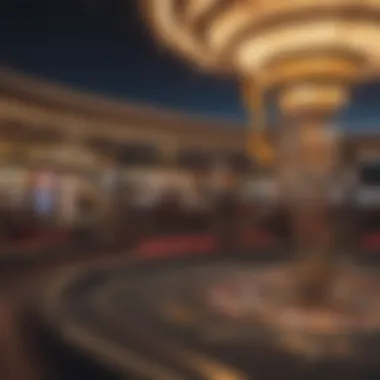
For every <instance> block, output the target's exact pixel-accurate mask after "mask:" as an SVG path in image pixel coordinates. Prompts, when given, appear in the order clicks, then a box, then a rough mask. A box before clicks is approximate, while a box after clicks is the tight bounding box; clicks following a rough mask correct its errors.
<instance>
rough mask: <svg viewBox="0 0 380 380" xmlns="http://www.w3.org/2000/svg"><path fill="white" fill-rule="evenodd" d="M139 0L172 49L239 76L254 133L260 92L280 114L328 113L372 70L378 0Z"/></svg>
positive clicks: (378, 33)
mask: <svg viewBox="0 0 380 380" xmlns="http://www.w3.org/2000/svg"><path fill="white" fill-rule="evenodd" d="M144 4H145V15H147V18H148V21H149V24H150V26H151V27H152V28H153V30H154V34H155V35H156V36H157V37H158V38H159V39H160V40H161V41H163V42H164V43H165V44H166V45H167V46H168V47H169V48H171V49H172V50H173V51H174V52H176V53H178V54H180V55H182V56H184V57H186V58H187V59H189V60H191V61H192V62H194V63H195V64H196V65H197V66H198V67H199V68H200V69H202V70H204V71H210V72H213V73H217V72H219V73H220V72H221V73H226V74H232V75H233V76H235V77H237V78H238V80H239V81H241V82H242V87H243V94H244V98H245V101H246V104H247V106H248V109H249V110H252V111H253V119H254V121H255V126H256V131H260V129H263V126H264V118H263V117H262V112H261V110H262V108H263V107H262V106H261V105H260V103H259V102H258V100H257V99H258V98H259V96H260V95H262V94H264V93H271V94H272V95H273V96H274V99H275V102H276V104H277V106H278V107H279V109H280V111H281V113H282V115H284V116H286V117H287V116H291V117H292V116H294V115H296V114H299V113H304V112H310V111H312V112H321V113H325V114H327V115H331V113H332V112H334V111H336V110H338V109H339V108H340V107H342V106H343V105H345V104H346V103H347V101H348V100H349V97H350V96H349V95H350V86H351V85H352V84H354V83H355V82H358V81H365V80H368V79H370V78H371V77H372V76H374V75H377V74H378V71H379V70H378V68H379V67H380V48H379V45H378V40H379V38H380V1H378V0H318V1H317V0H291V1H290V0H188V1H181V0H160V1H155V0H146V1H145V2H144ZM257 136H258V134H256V137H257ZM253 141H256V140H255V139H253ZM259 147H260V144H253V145H251V148H252V149H253V150H255V149H256V150H258V149H259ZM252 149H250V150H251V151H252ZM265 152H266V153H267V156H268V151H267V150H265V149H264V151H263V153H264V155H265ZM253 153H255V151H253ZM256 153H258V152H256Z"/></svg>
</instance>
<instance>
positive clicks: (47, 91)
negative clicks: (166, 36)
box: [0, 66, 244, 134]
mask: <svg viewBox="0 0 380 380" xmlns="http://www.w3.org/2000/svg"><path fill="white" fill-rule="evenodd" d="M0 91H1V92H2V93H3V95H6V96H9V97H11V98H12V97H14V98H17V99H20V98H22V99H25V100H28V101H30V102H32V103H39V104H40V105H45V106H50V107H52V108H59V109H61V110H63V109H66V110H67V111H70V112H76V113H82V114H90V115H91V116H92V117H101V118H108V119H118V121H124V122H131V121H133V122H134V123H136V124H138V125H140V126H141V127H143V126H144V125H147V126H150V127H151V126H152V124H154V125H157V127H158V128H163V129H164V130H165V131H173V129H178V131H181V130H182V131H183V128H189V129H190V128H191V130H192V131H193V132H202V131H203V132H204V131H205V129H206V130H208V131H213V129H216V128H217V131H218V133H222V134H224V133H227V134H230V133H232V134H234V133H238V134H240V133H241V132H242V130H244V124H243V123H233V122H230V121H225V120H222V119H216V118H208V117H205V116H193V115H186V114H184V113H181V112H178V111H174V110H169V109H162V108H158V107H154V106H153V105H147V104H141V103H135V102H132V101H121V100H118V99H113V98H112V97H107V96H104V95H101V94H94V93H90V92H86V91H83V90H78V89H76V88H74V87H71V86H68V85H65V84H61V83H57V82H55V83H54V82H53V81H50V80H47V79H46V78H42V77H39V76H37V75H31V74H26V73H23V72H21V71H17V70H14V69H11V68H8V67H4V66H3V67H0Z"/></svg>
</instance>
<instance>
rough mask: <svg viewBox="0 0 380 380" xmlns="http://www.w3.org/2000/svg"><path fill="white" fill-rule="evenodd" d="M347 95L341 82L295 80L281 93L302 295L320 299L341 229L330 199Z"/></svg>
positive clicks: (283, 178)
mask: <svg viewBox="0 0 380 380" xmlns="http://www.w3.org/2000/svg"><path fill="white" fill-rule="evenodd" d="M346 100H347V92H346V89H345V88H344V87H342V86H338V85H326V84H309V85H307V86H306V85H295V86H292V87H289V88H287V89H286V90H283V91H282V92H280V95H279V101H278V104H279V107H280V110H281V112H282V113H283V115H284V121H285V124H287V125H285V126H284V129H283V131H284V133H283V135H282V139H281V140H280V143H279V160H278V163H279V165H278V180H279V186H280V189H281V194H282V195H283V197H284V202H285V204H287V205H288V214H289V218H290V225H291V228H292V231H293V239H294V243H295V254H296V255H297V257H298V259H297V260H295V264H296V265H295V270H296V278H297V279H298V280H297V281H296V289H297V291H296V297H299V298H298V300H299V301H300V302H301V303H303V304H305V303H308V304H310V303H312V304H315V303H320V302H322V301H323V300H324V298H325V295H326V294H328V292H327V289H329V288H330V285H331V281H332V279H333V277H334V275H333V274H334V271H335V265H334V261H335V257H336V255H335V254H334V253H333V251H334V250H335V248H336V247H335V244H334V243H335V237H334V235H335V231H334V222H333V217H332V209H331V207H330V206H331V204H330V197H331V190H332V186H333V180H334V174H336V169H337V165H338V163H339V161H338V157H337V155H338V145H337V141H336V139H335V136H334V131H332V130H331V127H330V125H329V124H330V123H329V120H330V118H331V115H332V114H333V112H334V111H336V110H337V109H338V108H340V107H341V106H342V105H343V104H344V103H345V101H346Z"/></svg>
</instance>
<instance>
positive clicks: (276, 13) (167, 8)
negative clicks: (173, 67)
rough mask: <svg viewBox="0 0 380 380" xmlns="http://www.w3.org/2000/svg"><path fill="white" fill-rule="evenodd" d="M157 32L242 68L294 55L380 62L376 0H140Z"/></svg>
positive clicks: (192, 51) (207, 64)
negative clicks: (142, 1) (143, 1)
mask: <svg viewBox="0 0 380 380" xmlns="http://www.w3.org/2000/svg"><path fill="white" fill-rule="evenodd" d="M145 10H146V14H147V15H148V17H149V20H150V24H151V26H152V27H153V29H154V31H155V34H156V35H157V36H158V37H159V38H160V39H161V40H162V41H163V42H164V43H165V44H167V45H168V46H169V47H171V48H172V49H173V50H175V51H176V52H178V53H181V54H183V55H184V56H186V57H187V58H190V59H191V60H193V61H194V62H195V63H197V64H198V65H199V66H200V67H203V68H205V69H210V70H212V71H215V70H222V71H226V72H230V73H240V74H242V75H246V74H251V73H252V72H256V71H258V70H265V68H266V67H267V66H268V65H273V64H274V63H276V62H279V61H282V60H288V59H289V58H293V57H303V58H305V57H308V56H310V57H311V56H312V57H313V58H316V57H324V56H329V57H331V56H334V57H340V59H341V60H343V61H344V62H347V61H349V62H355V63H357V64H360V68H361V70H360V71H359V72H358V73H355V78H356V77H357V76H358V75H359V76H360V74H364V73H368V72H371V73H372V72H374V71H376V68H377V66H379V64H380V47H379V44H378V40H379V38H380V0H291V1H290V0H186V1H185V0H145Z"/></svg>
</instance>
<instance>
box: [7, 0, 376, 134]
mask: <svg viewBox="0 0 380 380" xmlns="http://www.w3.org/2000/svg"><path fill="white" fill-rule="evenodd" d="M137 2H138V0H55V1H54V0H50V1H48V0H34V1H33V0H29V1H28V0H11V1H10V2H9V3H10V5H0V61H1V63H3V64H6V65H9V66H11V67H14V68H18V69H23V70H24V71H26V72H30V73H33V74H39V75H41V76H44V77H46V78H48V79H54V80H56V81H58V82H64V83H67V84H70V85H74V86H76V87H78V88H82V89H85V90H90V91H94V92H99V93H103V94H107V95H112V96H114V97H118V98H123V99H126V100H128V99H132V100H134V101H140V102H145V103H151V104H156V105H160V106H165V107H168V108H175V109H178V110H180V111H184V112H189V113H190V112H191V113H197V114H204V115H208V116H217V117H223V118H228V119H237V120H243V117H244V112H243V110H242V107H241V106H240V102H239V94H238V90H237V87H236V85H235V83H234V82H233V81H228V80H225V79H224V80H222V79H220V78H219V79H216V78H213V77H211V76H205V75H201V74H198V73H196V72H195V71H194V70H193V69H192V67H191V65H189V64H187V63H186V62H183V61H180V60H179V59H177V57H172V56H170V54H169V53H168V52H167V51H166V50H165V48H162V47H158V46H157V45H156V44H155V43H154V42H153V41H152V38H151V36H150V35H149V33H148V32H147V30H146V28H145V27H144V25H143V24H142V23H141V20H139V19H138V17H137V9H136V4H137ZM342 114H343V116H342V118H341V124H342V125H346V126H347V125H348V124H349V125H350V129H352V128H353V129H355V130H358V129H359V128H358V126H360V125H365V126H377V125H379V126H380V86H379V85H372V86H365V87H363V88H361V89H358V90H357V91H356V93H355V96H354V106H352V107H351V108H350V110H349V111H348V112H347V111H345V112H343V113H342ZM367 129H368V127H367ZM379 130H380V129H379Z"/></svg>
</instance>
